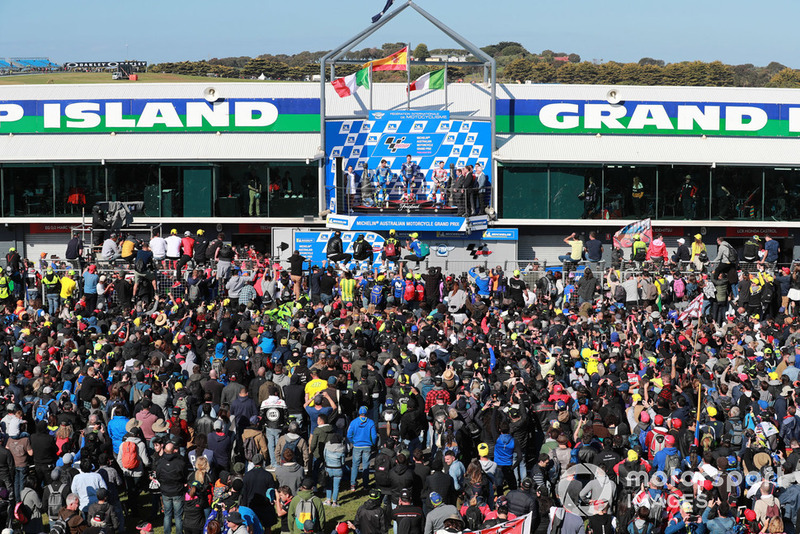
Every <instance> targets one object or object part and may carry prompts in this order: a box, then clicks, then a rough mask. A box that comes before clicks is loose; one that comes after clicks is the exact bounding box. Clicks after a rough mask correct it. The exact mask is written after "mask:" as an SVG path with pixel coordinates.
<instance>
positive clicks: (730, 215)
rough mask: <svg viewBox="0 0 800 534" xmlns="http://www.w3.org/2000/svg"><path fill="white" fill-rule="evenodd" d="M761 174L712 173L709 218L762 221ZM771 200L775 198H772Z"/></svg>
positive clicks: (744, 170)
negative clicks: (710, 215) (710, 216)
mask: <svg viewBox="0 0 800 534" xmlns="http://www.w3.org/2000/svg"><path fill="white" fill-rule="evenodd" d="M763 178H764V176H763V171H762V170H761V169H760V168H758V167H717V168H716V169H713V170H712V185H713V191H714V194H713V197H712V200H711V214H712V217H713V218H715V219H738V220H759V221H760V220H762V219H763V217H762V213H763V211H764V210H763V209H762V208H763V206H762V202H763V192H764V189H763V187H762V186H763V185H764V184H763ZM773 198H774V197H773Z"/></svg>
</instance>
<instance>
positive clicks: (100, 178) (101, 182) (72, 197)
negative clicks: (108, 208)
mask: <svg viewBox="0 0 800 534" xmlns="http://www.w3.org/2000/svg"><path fill="white" fill-rule="evenodd" d="M55 169H56V186H55V191H56V194H55V199H56V204H55V214H56V216H57V217H58V216H67V217H80V216H81V212H82V210H85V213H86V214H87V215H88V214H91V212H92V206H93V205H94V204H95V203H96V202H101V201H103V200H105V199H106V170H105V168H104V167H103V166H101V165H57V166H56V168H55Z"/></svg>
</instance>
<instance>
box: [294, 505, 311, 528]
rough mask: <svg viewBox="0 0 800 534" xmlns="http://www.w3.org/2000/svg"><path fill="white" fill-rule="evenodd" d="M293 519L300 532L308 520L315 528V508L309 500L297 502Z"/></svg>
mask: <svg viewBox="0 0 800 534" xmlns="http://www.w3.org/2000/svg"><path fill="white" fill-rule="evenodd" d="M294 518H295V519H294V521H295V526H297V528H299V529H301V530H302V529H303V525H304V524H305V522H306V521H308V520H309V519H310V520H311V521H313V522H314V526H315V527H316V526H317V508H316V507H315V506H314V503H313V502H311V499H300V500H299V502H298V503H297V508H295V509H294Z"/></svg>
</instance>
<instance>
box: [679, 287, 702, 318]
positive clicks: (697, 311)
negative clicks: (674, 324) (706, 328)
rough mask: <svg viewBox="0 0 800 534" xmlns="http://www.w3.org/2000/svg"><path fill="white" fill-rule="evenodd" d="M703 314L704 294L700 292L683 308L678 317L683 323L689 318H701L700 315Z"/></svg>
mask: <svg viewBox="0 0 800 534" xmlns="http://www.w3.org/2000/svg"><path fill="white" fill-rule="evenodd" d="M702 314H703V294H702V293H700V294H699V295H697V296H696V297H695V298H694V300H693V301H692V302H690V303H689V305H688V306H686V309H685V310H683V313H681V314H680V315H679V316H678V319H680V321H681V322H682V323H685V322H686V321H687V320H688V319H699V318H700V316H701V315H702Z"/></svg>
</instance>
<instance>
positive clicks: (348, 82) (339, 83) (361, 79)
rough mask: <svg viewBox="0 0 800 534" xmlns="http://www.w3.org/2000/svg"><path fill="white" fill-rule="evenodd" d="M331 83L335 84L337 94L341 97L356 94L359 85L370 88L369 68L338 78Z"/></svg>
mask: <svg viewBox="0 0 800 534" xmlns="http://www.w3.org/2000/svg"><path fill="white" fill-rule="evenodd" d="M331 85H333V88H334V89H336V94H337V95H339V96H340V97H341V98H344V97H346V96H350V95H352V94H355V92H356V89H358V87H359V86H361V87H366V88H367V89H369V68H366V69H361V70H360V71H358V72H356V73H354V74H351V75H350V76H345V77H344V78H336V79H335V80H333V81H332V82H331Z"/></svg>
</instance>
